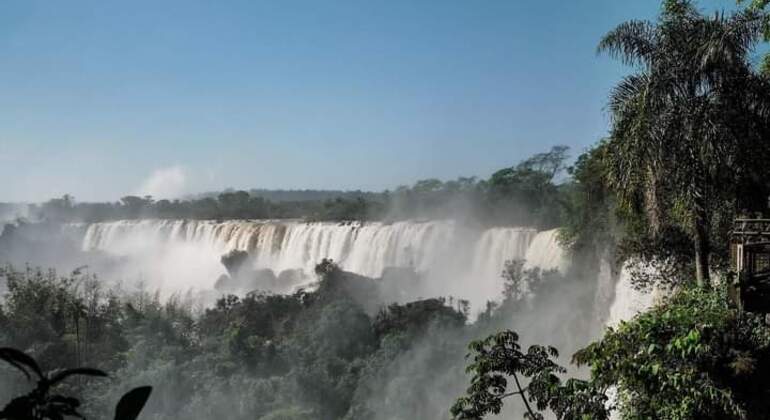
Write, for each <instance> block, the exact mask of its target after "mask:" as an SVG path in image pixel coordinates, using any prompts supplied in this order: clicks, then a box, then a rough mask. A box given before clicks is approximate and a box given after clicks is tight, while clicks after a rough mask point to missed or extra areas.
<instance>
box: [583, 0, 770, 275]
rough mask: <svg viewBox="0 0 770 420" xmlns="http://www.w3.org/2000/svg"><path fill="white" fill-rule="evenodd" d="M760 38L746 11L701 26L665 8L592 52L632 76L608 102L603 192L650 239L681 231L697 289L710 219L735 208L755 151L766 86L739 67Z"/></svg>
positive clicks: (753, 16)
mask: <svg viewBox="0 0 770 420" xmlns="http://www.w3.org/2000/svg"><path fill="white" fill-rule="evenodd" d="M761 34H762V20H761V18H760V16H759V14H758V13H756V12H754V11H751V10H747V11H743V12H738V13H735V14H732V15H729V16H728V15H725V14H724V13H717V14H715V15H714V16H710V17H706V16H703V15H701V14H700V13H699V12H698V11H697V10H696V8H695V7H694V6H693V4H692V3H691V2H690V1H687V0H666V1H664V2H663V7H662V12H661V15H660V17H659V20H658V21H657V22H655V23H652V22H648V21H629V22H625V23H623V24H621V25H619V26H618V27H616V28H615V29H614V30H612V31H611V32H609V33H608V34H606V35H605V36H604V38H603V39H602V40H601V42H600V43H599V46H598V51H599V52H600V53H602V52H603V53H607V54H609V55H610V56H611V57H613V58H616V59H620V60H621V61H622V62H624V63H625V64H628V65H631V66H634V68H635V69H636V72H635V73H633V74H631V75H629V76H627V77H625V78H624V79H623V80H622V81H621V82H620V83H619V84H618V85H617V86H616V87H615V88H614V89H613V91H612V92H611V95H610V101H609V110H610V112H611V116H612V130H611V136H610V141H609V143H608V153H607V154H606V162H605V163H606V169H607V177H608V179H609V181H610V184H611V186H612V187H613V189H614V190H615V191H616V192H617V193H618V196H619V199H620V201H621V204H622V205H625V206H627V207H628V208H631V207H637V208H641V209H642V211H641V212H642V213H643V216H644V217H645V218H646V220H647V222H648V224H649V231H650V232H651V234H652V235H653V236H654V235H655V234H657V233H658V232H659V231H660V229H661V227H662V226H663V225H666V224H670V225H673V226H676V227H677V228H679V229H681V230H682V231H684V232H686V234H687V236H688V237H689V238H690V239H691V240H692V244H693V247H694V263H695V271H696V279H697V282H698V284H699V285H702V286H703V285H708V283H709V255H710V253H711V244H710V240H709V236H710V225H711V223H712V217H713V216H714V215H713V212H715V211H719V210H717V206H718V205H719V204H720V203H724V202H735V199H736V198H735V196H734V195H735V191H737V185H736V184H738V183H740V182H742V181H743V180H744V179H745V178H746V177H747V176H750V175H751V174H750V173H749V172H751V171H752V168H751V167H746V165H749V166H751V165H754V163H755V161H756V160H757V159H755V157H756V156H752V155H751V153H753V152H754V151H755V150H756V149H757V145H758V143H757V142H760V143H759V144H763V143H761V138H760V128H758V126H760V125H763V124H764V123H763V121H764V122H766V121H767V119H766V118H767V115H768V114H767V102H768V100H767V97H768V96H769V95H768V90H767V86H766V85H767V81H766V80H764V79H762V78H761V77H760V76H758V75H757V74H756V73H755V71H754V70H753V68H752V67H751V64H750V62H749V56H750V53H751V51H752V48H753V47H754V45H755V44H756V42H757V41H758V40H759V39H760V37H761ZM765 126H766V125H765ZM761 149H763V150H764V149H767V147H765V146H764V145H763V146H762V147H761ZM765 162H767V161H765ZM740 165H743V166H740ZM744 170H745V172H744Z"/></svg>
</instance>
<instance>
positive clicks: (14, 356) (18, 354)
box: [0, 347, 43, 379]
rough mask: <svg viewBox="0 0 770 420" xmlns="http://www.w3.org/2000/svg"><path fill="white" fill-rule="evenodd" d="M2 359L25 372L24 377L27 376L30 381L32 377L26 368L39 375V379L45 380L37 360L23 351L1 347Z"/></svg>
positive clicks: (0, 355) (0, 357) (0, 356)
mask: <svg viewBox="0 0 770 420" xmlns="http://www.w3.org/2000/svg"><path fill="white" fill-rule="evenodd" d="M0 359H2V360H5V361H6V362H8V363H10V364H11V365H13V366H14V367H16V368H17V369H19V370H21V371H22V372H24V376H26V377H27V379H30V376H29V373H28V372H27V370H26V369H25V368H24V366H27V367H29V368H30V369H32V371H33V372H35V373H36V374H37V376H38V378H40V379H43V372H42V371H41V370H40V367H39V366H38V365H37V362H36V361H35V359H33V358H32V357H30V356H28V355H27V354H26V353H24V352H23V351H21V350H16V349H14V348H10V347H0Z"/></svg>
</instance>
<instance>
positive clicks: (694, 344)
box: [574, 287, 770, 419]
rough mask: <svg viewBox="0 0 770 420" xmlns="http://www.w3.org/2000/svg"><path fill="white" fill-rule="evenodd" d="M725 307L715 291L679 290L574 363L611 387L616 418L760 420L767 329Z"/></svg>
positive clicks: (764, 389)
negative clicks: (615, 399)
mask: <svg viewBox="0 0 770 420" xmlns="http://www.w3.org/2000/svg"><path fill="white" fill-rule="evenodd" d="M727 302H729V299H728V297H727V294H726V290H725V288H723V287H720V288H717V290H714V291H704V290H702V289H685V290H682V291H680V292H679V293H677V294H676V295H675V296H674V297H672V298H671V299H670V300H669V301H668V302H666V303H665V304H663V305H660V306H657V307H655V308H653V309H651V310H650V311H648V312H646V313H643V314H640V315H638V316H637V317H636V318H634V319H633V320H631V321H629V322H623V323H621V325H620V326H619V327H618V328H617V329H616V330H613V329H611V330H609V331H607V333H606V334H605V336H604V337H603V338H602V339H601V340H599V341H597V342H595V343H593V344H591V345H590V346H588V347H587V348H585V349H584V350H581V351H580V352H578V353H577V354H576V355H575V356H574V359H575V361H576V362H577V363H579V364H587V365H589V366H590V367H591V372H592V378H593V382H594V383H595V384H596V385H597V386H599V387H602V388H607V387H609V386H616V387H617V391H618V396H619V400H618V408H619V410H620V413H621V414H622V415H623V418H627V419H641V418H666V419H744V418H752V419H754V418H765V417H763V416H764V415H765V414H766V413H767V410H768V406H767V404H768V402H767V401H766V395H765V394H766V392H767V389H768V386H769V385H770V382H768V379H767V378H766V376H765V375H763V373H762V372H763V370H762V369H763V367H765V366H767V363H768V362H770V359H768V350H770V347H768V346H769V345H770V329H768V327H767V326H766V325H765V324H764V322H763V320H762V319H761V317H760V316H757V315H751V314H739V313H738V312H737V311H736V310H735V309H733V308H730V307H729V306H728V303H727Z"/></svg>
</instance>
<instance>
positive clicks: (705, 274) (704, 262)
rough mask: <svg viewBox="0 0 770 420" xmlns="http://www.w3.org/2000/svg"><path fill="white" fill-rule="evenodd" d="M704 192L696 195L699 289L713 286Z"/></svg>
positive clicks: (696, 261)
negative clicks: (710, 273) (710, 271)
mask: <svg viewBox="0 0 770 420" xmlns="http://www.w3.org/2000/svg"><path fill="white" fill-rule="evenodd" d="M705 201H706V200H705V198H704V197H703V193H702V192H698V193H696V194H695V237H694V238H693V239H694V245H695V281H696V282H697V283H698V287H709V286H711V279H710V275H709V255H710V254H711V250H710V249H709V248H710V247H709V226H708V214H707V213H706V203H705Z"/></svg>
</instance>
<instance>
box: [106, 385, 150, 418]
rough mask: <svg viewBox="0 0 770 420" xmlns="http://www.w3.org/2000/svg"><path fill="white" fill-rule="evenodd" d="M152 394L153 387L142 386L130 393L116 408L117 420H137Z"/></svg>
mask: <svg viewBox="0 0 770 420" xmlns="http://www.w3.org/2000/svg"><path fill="white" fill-rule="evenodd" d="M150 393H152V387H151V386H140V387H138V388H134V389H132V390H131V391H128V392H127V393H126V395H124V396H123V398H121V399H120V401H118V405H117V407H115V420H135V419H136V418H137V417H139V413H140V412H141V411H142V408H144V405H145V404H146V403H147V399H148V398H150Z"/></svg>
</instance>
